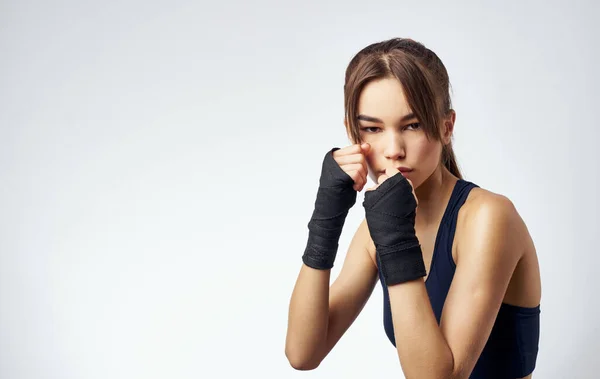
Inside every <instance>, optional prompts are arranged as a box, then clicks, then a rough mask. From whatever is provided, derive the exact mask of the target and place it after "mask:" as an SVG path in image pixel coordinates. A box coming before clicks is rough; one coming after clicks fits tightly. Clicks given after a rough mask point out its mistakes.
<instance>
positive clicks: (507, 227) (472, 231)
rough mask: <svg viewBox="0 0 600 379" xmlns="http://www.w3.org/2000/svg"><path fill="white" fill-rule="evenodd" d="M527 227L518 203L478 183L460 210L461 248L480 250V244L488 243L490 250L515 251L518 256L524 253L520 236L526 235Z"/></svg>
mask: <svg viewBox="0 0 600 379" xmlns="http://www.w3.org/2000/svg"><path fill="white" fill-rule="evenodd" d="M524 227H525V225H524V224H523V222H522V220H521V218H520V216H519V213H518V212H517V209H516V207H515V205H514V203H513V202H512V201H511V200H510V199H509V198H508V197H507V196H505V195H502V194H498V193H494V192H492V191H489V190H486V189H484V188H480V187H475V188H473V189H472V190H471V192H470V193H469V196H468V197H467V199H466V201H465V203H464V204H463V206H462V207H461V209H460V211H459V214H458V219H457V225H456V238H457V252H458V254H461V252H462V254H463V255H464V254H465V253H467V252H468V253H469V254H477V253H478V252H479V253H481V249H477V248H476V247H477V246H480V247H482V246H486V254H493V253H494V252H498V253H502V254H507V252H511V254H513V255H515V256H514V258H517V257H518V256H519V255H520V254H522V249H520V248H519V244H520V241H521V240H522V239H521V238H519V237H520V236H523V232H524ZM507 236H510V237H511V238H507ZM493 246H497V247H498V248H497V249H494V248H492V247H493ZM461 247H462V248H461Z"/></svg>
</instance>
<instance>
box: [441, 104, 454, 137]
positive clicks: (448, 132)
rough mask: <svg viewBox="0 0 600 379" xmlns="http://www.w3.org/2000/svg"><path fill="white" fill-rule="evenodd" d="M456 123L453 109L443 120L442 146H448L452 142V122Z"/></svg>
mask: <svg viewBox="0 0 600 379" xmlns="http://www.w3.org/2000/svg"><path fill="white" fill-rule="evenodd" d="M455 121H456V112H455V111H454V109H450V110H449V111H448V115H447V116H446V118H445V119H444V127H443V130H442V131H443V133H442V140H443V141H444V145H447V144H449V143H450V142H451V141H452V134H453V133H454V122H455Z"/></svg>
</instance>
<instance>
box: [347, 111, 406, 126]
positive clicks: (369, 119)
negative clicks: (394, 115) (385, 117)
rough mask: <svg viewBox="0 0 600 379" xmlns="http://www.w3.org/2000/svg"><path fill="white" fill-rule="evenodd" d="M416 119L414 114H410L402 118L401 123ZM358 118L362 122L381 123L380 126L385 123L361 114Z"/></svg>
mask: <svg viewBox="0 0 600 379" xmlns="http://www.w3.org/2000/svg"><path fill="white" fill-rule="evenodd" d="M415 117H416V116H415V114H414V113H409V114H407V115H406V116H404V117H402V118H401V119H400V121H401V122H405V121H408V120H410V119H413V118H415ZM357 118H358V119H359V120H361V121H370V122H378V123H380V124H383V121H381V120H380V119H378V118H376V117H371V116H367V115H364V114H359V115H358V116H357Z"/></svg>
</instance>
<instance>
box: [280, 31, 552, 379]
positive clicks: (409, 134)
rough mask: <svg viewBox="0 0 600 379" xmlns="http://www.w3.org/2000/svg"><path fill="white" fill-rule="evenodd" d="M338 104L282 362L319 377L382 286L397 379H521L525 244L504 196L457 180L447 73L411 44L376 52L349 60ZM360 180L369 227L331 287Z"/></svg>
mask: <svg viewBox="0 0 600 379" xmlns="http://www.w3.org/2000/svg"><path fill="white" fill-rule="evenodd" d="M344 97H345V114H346V117H345V120H344V123H345V125H346V129H347V132H348V136H349V138H350V140H351V142H352V145H350V146H347V147H344V148H338V147H335V148H333V149H331V150H330V151H328V152H327V154H326V155H325V158H324V160H323V167H322V172H321V178H320V182H319V188H318V192H317V199H316V201H315V209H314V212H313V215H312V218H311V220H310V222H309V223H308V229H309V236H308V242H307V245H306V249H305V251H304V255H303V256H302V260H303V265H302V268H301V270H300V274H299V276H298V279H297V282H296V285H295V288H294V291H293V294H292V298H291V302H290V308H289V320H288V331H287V337H286V349H285V353H286V356H287V358H288V360H289V362H290V364H291V365H292V366H293V367H294V368H296V369H300V370H310V369H314V368H316V367H317V366H318V365H319V364H320V362H321V361H322V360H323V359H324V358H325V356H326V355H327V354H328V353H329V351H331V349H332V348H333V346H334V345H335V344H336V343H337V341H338V340H339V339H340V338H341V336H342V335H343V334H344V332H345V331H346V330H347V329H348V328H349V327H350V325H351V324H352V322H353V321H354V320H355V319H356V317H357V316H358V314H359V313H360V311H361V310H362V308H363V307H364V305H365V303H366V301H367V300H368V298H369V296H370V294H371V293H372V290H373V288H374V286H375V284H376V282H377V280H378V279H379V281H380V282H381V284H382V288H383V291H384V328H385V332H386V333H387V336H388V338H389V339H390V341H391V343H392V344H393V346H395V347H396V349H397V352H398V357H399V359H400V364H401V367H402V370H403V372H404V375H405V376H406V377H407V378H419V379H422V378H435V379H439V378H486V379H490V378H503V379H504V378H511V379H515V378H525V377H526V378H531V373H532V372H533V370H534V368H535V364H536V358H537V351H538V341H539V314H540V306H539V305H540V298H541V283H540V273H539V266H538V260H537V256H536V251H535V247H534V244H533V242H532V239H531V237H530V235H529V233H528V230H527V227H526V225H525V224H524V222H523V220H522V219H521V217H520V216H519V214H518V212H517V211H516V209H515V207H514V206H513V204H512V203H511V201H510V200H509V199H508V198H506V197H505V196H503V195H500V194H496V193H493V192H491V191H488V190H485V189H483V188H480V187H479V186H477V185H476V184H474V183H472V182H470V181H466V180H464V179H463V178H462V176H461V173H460V171H459V169H458V166H457V164H456V161H455V157H454V153H453V150H452V144H451V137H452V132H453V129H454V123H455V119H456V113H455V111H454V110H453V109H452V106H451V101H450V96H449V79H448V74H447V72H446V69H445V67H444V65H443V64H442V62H441V61H440V59H439V58H438V57H437V55H436V54H435V53H433V52H432V51H430V50H429V49H427V48H426V47H424V46H423V45H422V44H420V43H418V42H415V41H413V40H411V39H399V38H398V39H392V40H388V41H383V42H380V43H375V44H372V45H370V46H368V47H366V48H364V49H363V50H362V51H360V52H359V53H358V54H357V55H356V56H355V57H354V58H353V59H352V60H351V62H350V64H349V66H348V68H347V70H346V78H345V85H344ZM499 174H501V175H505V173H499ZM367 175H369V176H370V177H371V179H372V180H373V181H374V182H375V183H377V184H376V185H375V186H374V187H373V188H369V189H366V192H365V196H364V202H363V204H362V205H363V207H364V209H365V220H363V222H362V223H361V224H360V226H359V227H358V229H357V231H356V234H355V235H354V237H353V238H352V241H351V243H350V246H349V249H348V252H347V254H346V258H345V261H344V264H343V266H342V269H341V272H340V274H339V276H338V277H337V278H336V280H335V281H334V283H333V284H332V285H331V288H330V287H329V280H330V269H331V267H333V263H334V260H335V256H336V252H337V248H338V240H339V236H340V234H341V230H342V226H343V224H344V220H345V217H346V215H347V213H348V210H349V209H350V208H351V207H352V206H353V205H354V203H355V202H356V194H357V191H362V190H363V189H364V186H365V184H366V182H367Z"/></svg>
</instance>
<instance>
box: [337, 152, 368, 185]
mask: <svg viewBox="0 0 600 379" xmlns="http://www.w3.org/2000/svg"><path fill="white" fill-rule="evenodd" d="M370 149H371V145H369V144H368V143H366V142H364V143H362V144H358V143H356V144H354V145H350V146H346V147H344V148H341V149H339V150H336V151H334V152H333V159H334V160H335V161H336V162H337V164H338V165H339V166H340V168H341V169H342V170H343V171H344V172H345V173H346V174H348V175H349V176H350V177H351V178H352V180H354V186H353V187H352V188H354V190H355V191H362V189H363V188H364V186H365V184H367V175H368V174H369V169H368V168H367V160H366V154H367V153H368V152H369V150H370Z"/></svg>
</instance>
